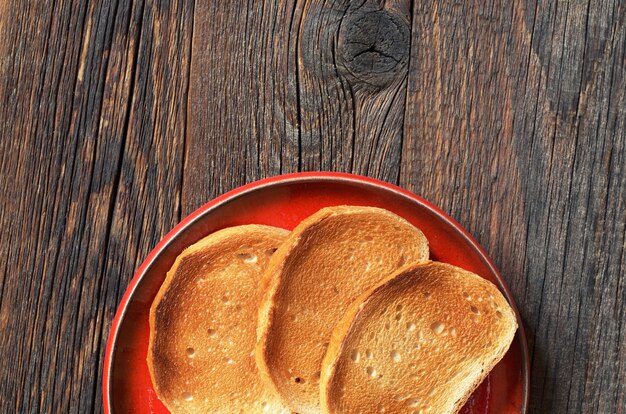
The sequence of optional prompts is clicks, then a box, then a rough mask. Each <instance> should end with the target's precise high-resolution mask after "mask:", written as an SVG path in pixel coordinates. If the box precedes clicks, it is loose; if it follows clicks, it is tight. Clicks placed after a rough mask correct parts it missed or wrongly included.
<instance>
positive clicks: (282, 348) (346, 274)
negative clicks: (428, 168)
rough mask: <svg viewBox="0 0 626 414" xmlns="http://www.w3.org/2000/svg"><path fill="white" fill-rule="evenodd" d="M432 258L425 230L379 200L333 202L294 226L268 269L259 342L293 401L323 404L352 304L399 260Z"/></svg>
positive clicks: (274, 380) (262, 357)
mask: <svg viewBox="0 0 626 414" xmlns="http://www.w3.org/2000/svg"><path fill="white" fill-rule="evenodd" d="M427 258H428V241H427V240H426V238H425V237H424V235H423V234H422V232H421V231H420V230H419V229H417V228H415V227H414V226H412V225H411V224H410V223H409V222H407V221H406V220H404V219H402V218H401V217H399V216H397V215H395V214H393V213H391V212H389V211H387V210H383V209H379V208H373V207H356V206H337V207H327V208H324V209H322V210H320V211H318V212H317V213H315V214H313V215H312V216H310V217H308V218H307V219H305V220H303V221H302V222H301V223H300V224H299V225H298V226H297V227H296V228H295V229H294V231H293V232H292V233H291V234H290V235H289V237H288V238H287V240H285V243H283V244H282V245H281V247H279V249H278V250H277V251H276V253H275V254H274V256H273V257H272V259H271V261H270V264H269V266H268V268H267V270H266V272H265V274H266V276H265V277H266V278H267V283H268V290H267V292H266V294H265V296H264V299H263V301H262V304H261V308H260V311H259V331H258V337H259V341H258V344H257V348H256V359H257V365H258V367H259V371H260V372H261V374H262V376H263V378H264V379H265V380H266V381H267V383H268V384H270V385H271V386H272V387H274V389H275V390H276V391H277V393H278V394H279V395H280V396H281V397H282V398H283V401H284V403H285V404H288V406H289V408H291V409H292V410H293V411H296V412H298V413H300V414H308V413H317V412H320V399H319V398H320V394H319V378H320V370H321V364H322V359H323V358H324V354H325V353H326V348H327V346H328V341H329V340H330V334H331V332H332V329H333V327H334V326H335V324H336V322H337V321H338V320H339V319H340V318H341V316H342V315H343V314H344V312H345V310H346V309H347V308H348V306H349V305H350V304H351V303H352V302H353V301H354V300H355V299H356V298H357V297H358V296H360V295H361V294H362V293H363V292H364V291H366V290H368V289H370V288H372V287H373V286H375V285H377V284H378V283H380V282H381V281H382V280H383V278H384V277H386V276H388V275H389V274H391V273H392V272H393V271H394V270H396V269H397V268H398V267H400V266H402V265H403V264H405V263H409V262H415V261H420V260H426V259H427Z"/></svg>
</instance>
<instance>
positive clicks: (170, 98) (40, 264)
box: [0, 1, 193, 413]
mask: <svg viewBox="0 0 626 414" xmlns="http://www.w3.org/2000/svg"><path fill="white" fill-rule="evenodd" d="M22 6H23V5H22V4H21V3H19V4H18V3H16V4H9V5H6V7H5V8H4V9H5V10H8V11H9V13H8V14H3V15H0V20H1V21H2V24H0V27H1V28H2V30H3V34H5V35H7V36H6V37H5V36H2V38H3V39H9V38H11V39H14V40H15V41H14V42H13V43H11V44H8V45H7V44H6V43H5V44H4V45H3V49H2V52H3V55H2V58H1V59H2V60H1V62H2V83H0V88H1V89H0V97H1V99H2V102H3V104H2V106H1V107H0V128H1V130H2V132H1V135H2V140H1V141H2V179H1V185H0V188H2V189H3V190H5V191H4V193H3V194H4V195H5V196H4V197H2V216H1V224H2V228H3V231H2V236H1V239H0V246H1V250H0V254H1V255H2V256H1V257H0V260H1V262H2V263H3V273H2V279H0V286H1V287H2V290H1V299H0V300H1V302H0V331H1V332H3V334H2V335H0V350H1V352H2V354H3V358H2V359H0V371H1V372H3V373H8V372H11V375H2V378H1V379H0V381H1V382H0V411H2V412H81V413H82V412H92V411H101V401H102V398H101V376H102V362H103V352H104V344H105V342H106V335H107V333H108V330H109V327H110V323H111V320H112V316H113V313H114V311H115V308H116V307H117V304H118V302H119V299H120V298H121V294H122V292H123V290H124V288H125V286H126V284H127V283H128V280H129V279H130V277H131V276H132V273H133V272H134V269H135V268H136V266H137V264H138V262H139V261H141V260H142V258H143V256H144V255H145V254H146V253H147V251H148V250H149V249H150V248H152V246H153V245H154V244H155V243H156V241H157V240H158V239H159V238H160V237H162V235H163V234H164V233H165V232H166V231H167V230H169V228H171V227H172V226H173V225H174V224H175V223H176V222H177V221H178V220H179V218H180V190H181V178H182V156H183V152H184V136H185V115H186V99H185V98H186V93H187V88H188V82H187V80H188V69H189V53H190V45H191V21H192V17H193V8H192V6H193V3H192V2H190V1H179V2H153V1H146V2H141V1H140V2H134V3H133V2H126V1H119V2H118V1H114V2H91V3H85V2H71V1H58V2H48V3H44V2H33V3H29V7H22ZM7 333H8V335H7Z"/></svg>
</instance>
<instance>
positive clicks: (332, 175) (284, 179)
mask: <svg viewBox="0 0 626 414" xmlns="http://www.w3.org/2000/svg"><path fill="white" fill-rule="evenodd" d="M297 181H300V182H307V181H308V182H311V181H322V182H323V181H344V182H350V183H358V184H366V185H370V186H373V187H378V188H382V189H384V190H387V191H391V192H394V193H396V194H398V195H400V196H403V197H406V198H409V199H410V200H411V201H413V202H417V203H419V204H422V205H423V206H424V207H426V208H428V209H429V210H431V211H432V212H433V213H435V214H436V215H437V216H439V217H440V218H441V219H443V221H446V222H448V223H449V224H451V225H452V227H454V228H455V229H456V230H457V231H458V232H459V233H460V234H461V235H462V236H463V237H464V238H465V239H466V241H467V242H468V243H469V244H470V245H472V246H473V247H474V248H475V249H476V250H477V252H478V253H479V255H480V257H481V260H482V261H483V262H484V263H485V264H486V265H487V267H488V268H489V269H490V271H491V272H492V273H493V274H494V275H495V277H496V281H497V284H498V287H499V288H500V289H501V291H502V292H503V293H504V296H505V297H506V298H507V300H508V301H509V304H510V306H511V308H512V309H513V312H514V313H515V317H516V319H517V324H518V331H517V333H516V336H517V337H518V339H519V341H520V345H521V348H522V349H521V358H522V377H523V378H522V382H523V392H522V394H523V395H522V406H521V411H522V413H524V414H526V413H528V401H529V398H530V354H529V351H528V341H527V338H526V332H525V329H524V323H523V321H522V317H521V314H520V313H519V310H518V309H517V305H516V303H515V301H514V300H513V294H512V293H511V291H510V289H509V287H508V285H507V284H506V282H505V280H504V278H503V277H502V275H501V274H500V272H499V271H498V269H497V267H496V266H495V264H494V263H493V261H492V260H491V258H490V257H489V255H488V254H487V252H485V250H484V249H483V248H482V246H481V245H480V244H479V243H478V242H477V241H476V240H475V239H474V237H473V236H472V235H471V234H470V233H469V232H467V230H465V229H464V228H463V227H462V226H461V225H460V224H459V223H457V222H456V220H454V219H453V218H452V217H450V216H449V215H448V214H446V213H445V212H443V210H441V209H440V208H439V207H437V206H435V205H434V204H432V203H431V202H429V201H427V200H425V199H424V198H422V197H420V196H418V195H417V194H414V193H412V192H410V191H408V190H406V189H404V188H402V187H399V186H397V185H395V184H391V183H388V182H386V181H381V180H378V179H375V178H371V177H366V176H363V175H358V174H350V173H342V172H330V171H311V172H296V173H289V174H281V175H276V176H272V177H267V178H263V179H260V180H256V181H253V182H251V183H248V184H245V185H242V186H240V187H236V188H234V189H232V190H230V191H228V192H226V193H224V194H222V195H220V196H218V197H216V198H214V199H212V200H211V201H209V202H207V203H205V204H204V205H202V206H201V207H199V208H198V209H196V210H195V211H193V212H192V213H191V214H189V215H188V216H186V217H185V218H183V219H182V220H181V221H180V222H179V223H178V224H177V225H176V226H174V228H173V229H172V230H170V231H169V232H168V233H167V234H166V235H165V236H164V237H163V238H162V239H161V240H159V242H158V243H157V245H156V246H155V247H154V248H153V249H152V250H151V251H150V253H148V255H147V256H146V258H145V259H144V261H143V262H142V263H141V265H140V266H139V267H138V268H137V270H136V271H135V273H134V274H133V277H132V279H131V280H130V282H129V284H128V286H127V288H126V290H125V291H124V295H123V296H122V299H121V301H120V302H119V304H118V306H117V309H116V311H115V316H114V317H113V321H112V323H111V328H110V330H109V334H108V337H107V342H106V348H105V354H104V367H103V368H104V369H103V377H102V400H103V409H104V413H105V414H110V413H111V388H112V387H111V384H110V381H111V379H112V376H111V371H112V362H113V360H112V356H113V353H114V352H115V348H116V342H117V336H118V334H119V329H120V326H121V322H122V320H123V318H124V317H125V315H126V310H127V309H128V304H129V302H130V300H131V298H132V297H133V295H134V293H135V291H136V289H137V286H138V285H139V282H140V281H141V280H142V279H143V277H144V276H145V275H146V271H147V270H148V268H149V267H150V265H152V263H153V262H154V261H155V259H156V258H157V257H158V255H159V254H160V253H161V252H162V251H163V250H165V248H166V247H167V246H168V245H169V244H170V243H171V241H172V240H173V239H174V238H176V236H178V235H179V234H180V233H181V232H182V231H183V230H185V229H186V228H187V227H188V226H190V225H193V224H194V222H195V221H196V220H198V219H199V218H200V217H202V216H203V215H204V214H206V213H207V212H209V211H211V210H214V209H216V208H218V207H220V206H221V205H222V204H225V203H227V202H229V201H231V200H233V199H236V198H238V197H240V196H242V195H244V194H247V193H249V192H252V191H257V190H261V189H263V188H265V187H270V186H273V185H276V184H284V183H290V182H297Z"/></svg>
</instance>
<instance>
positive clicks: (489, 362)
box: [321, 262, 517, 414]
mask: <svg viewBox="0 0 626 414" xmlns="http://www.w3.org/2000/svg"><path fill="white" fill-rule="evenodd" d="M516 329H517V322H516V319H515V314H514V313H513V310H512V309H511V307H510V306H509V304H508V303H507V301H506V299H505V298H504V297H503V296H502V294H501V293H500V292H499V291H498V289H497V288H496V287H495V286H494V285H493V284H492V283H490V282H488V281H486V280H484V279H482V278H481V277H480V276H478V275H475V274H473V273H471V272H468V271H465V270H463V269H460V268H458V267H455V266H452V265H449V264H444V263H437V262H426V263H422V264H416V265H409V266H407V267H405V268H403V269H401V270H400V271H399V273H398V274H396V275H395V276H393V277H391V278H390V279H388V280H387V281H385V282H383V283H382V284H381V285H379V286H378V287H376V288H374V289H372V290H371V291H370V292H366V293H364V294H363V295H362V296H361V297H360V298H358V299H357V300H356V301H354V302H353V303H352V304H351V305H350V308H349V309H348V310H347V312H346V313H345V314H344V316H343V318H342V319H341V321H340V322H339V323H338V324H337V325H336V327H335V329H334V331H333V334H332V338H331V340H330V345H329V349H328V353H327V354H326V357H325V359H324V364H323V365H324V368H323V371H322V378H321V388H322V390H321V393H322V405H323V408H324V412H325V413H332V414H339V413H359V412H362V413H378V412H385V413H429V414H437V413H455V412H457V411H458V410H459V409H460V408H461V407H462V405H463V404H464V403H465V401H466V400H467V398H468V397H469V396H470V395H471V393H472V391H473V390H474V389H475V388H476V387H477V386H478V385H479V384H480V382H482V380H483V379H484V378H485V377H486V376H487V374H488V373H489V371H490V370H491V369H492V368H493V367H494V365H495V364H496V363H497V362H498V361H499V360H500V359H501V358H502V357H503V356H504V354H505V352H506V351H507V349H508V348H509V345H510V344H511V341H512V340H513V336H514V334H515V331H516Z"/></svg>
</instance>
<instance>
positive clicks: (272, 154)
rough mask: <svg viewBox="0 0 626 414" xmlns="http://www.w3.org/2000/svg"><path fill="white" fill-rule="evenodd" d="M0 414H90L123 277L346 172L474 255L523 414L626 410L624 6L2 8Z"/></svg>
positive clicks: (319, 2)
mask: <svg viewBox="0 0 626 414" xmlns="http://www.w3.org/2000/svg"><path fill="white" fill-rule="evenodd" d="M0 39H2V42H0V160H1V164H0V174H1V175H0V191H1V193H0V194H1V196H0V353H2V355H3V357H2V358H0V372H2V373H3V374H2V375H1V376H0V412H76V413H83V412H93V411H96V412H99V411H101V410H102V403H101V377H102V363H103V352H104V344H105V341H106V336H107V334H108V330H109V327H110V323H111V320H112V317H113V314H114V312H115V308H116V306H117V304H118V302H119V300H120V298H121V295H122V294H123V291H124V289H125V288H126V286H127V284H128V282H129V280H130V278H131V276H132V274H133V272H134V270H135V269H136V267H137V266H138V265H139V263H140V262H141V261H142V260H143V258H144V257H145V256H146V254H147V252H148V251H149V250H150V249H151V248H152V247H153V246H154V245H155V244H156V242H157V241H158V240H159V239H160V238H161V237H162V236H163V235H164V234H165V233H166V232H167V231H168V230H169V229H170V228H171V227H173V225H174V224H175V223H176V222H177V221H179V220H180V218H181V216H182V215H186V214H188V213H189V212H191V211H193V210H194V209H195V208H197V207H198V206H200V205H201V204H203V203H204V202H206V201H208V200H209V199H211V198H213V197H214V196H216V195H219V194H221V193H223V192H225V191H227V190H230V189H232V188H234V187H237V186H239V185H241V184H244V183H246V182H250V181H253V180H255V179H258V178H262V177H266V176H271V175H276V174H279V173H286V172H293V171H303V170H319V169H323V170H335V171H345V172H356V173H360V174H365V175H369V176H372V177H376V178H380V179H383V180H386V181H389V182H392V183H398V184H400V185H402V186H403V187H405V188H407V189H409V190H411V191H414V192H415V193H417V194H420V195H422V196H423V197H425V198H426V199H428V200H430V201H432V202H434V203H435V204H437V205H439V206H440V207H441V208H442V209H443V210H445V211H447V212H448V213H450V214H451V215H452V216H453V217H454V218H455V219H456V220H458V221H459V222H460V223H461V224H462V225H463V226H464V227H466V228H467V229H468V230H469V231H470V232H471V233H472V234H473V235H474V236H475V237H476V238H477V239H478V241H479V242H480V243H481V244H482V245H483V246H484V247H485V248H486V250H487V251H488V253H489V254H490V256H491V257H492V258H493V259H494V260H495V262H496V264H497V265H498V267H499V268H500V269H501V271H502V273H503V275H504V277H505V279H506V280H507V282H508V283H509V285H510V286H511V289H512V291H513V295H514V297H515V298H516V299H517V303H518V306H519V308H520V311H521V313H522V316H523V319H524V322H525V325H526V328H527V333H528V338H529V343H530V348H531V354H532V368H531V400H530V401H531V404H530V411H531V412H533V413H535V412H536V413H579V412H598V413H619V412H623V410H624V407H626V338H625V333H626V329H625V327H626V308H625V305H624V304H625V303H626V258H625V254H624V252H625V250H626V237H625V236H626V205H625V204H626V171H625V168H626V167H625V164H626V159H625V158H626V3H625V2H623V1H621V0H597V1H594V0H580V1H579V0H576V1H571V0H570V1H565V0H560V1H559V0H550V1H548V0H518V1H514V2H507V1H500V0H479V1H476V2H459V1H455V0H437V1H435V0H412V1H409V0H388V1H374V0H365V1H363V0H360V1H353V2H349V1H346V0H335V1H323V0H309V1H302V0H275V1H272V0H265V1H251V0H250V1H248V2H243V1H238V2H237V1H233V2H218V1H202V2H197V3H196V4H194V1H193V0H135V1H132V0H112V1H97V0H96V1H91V2H79V1H72V0H57V1H54V2H44V1H33V2H27V3H22V2H17V1H12V2H11V1H9V0H5V1H2V0H0Z"/></svg>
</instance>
